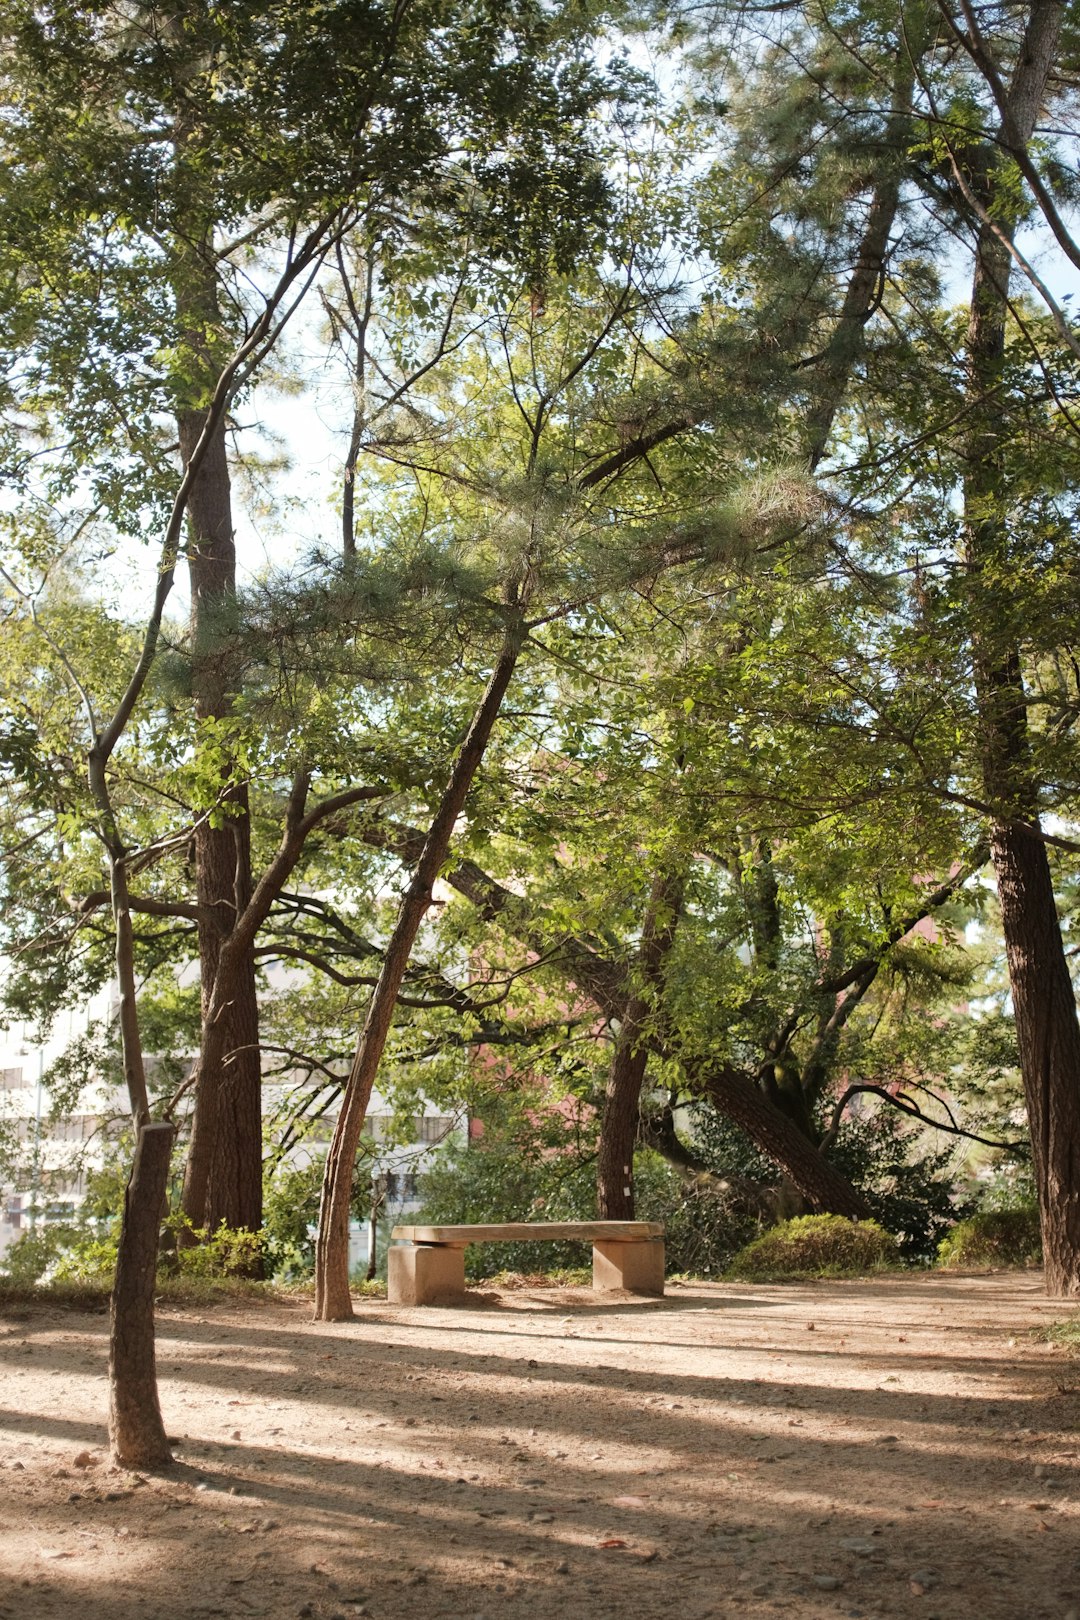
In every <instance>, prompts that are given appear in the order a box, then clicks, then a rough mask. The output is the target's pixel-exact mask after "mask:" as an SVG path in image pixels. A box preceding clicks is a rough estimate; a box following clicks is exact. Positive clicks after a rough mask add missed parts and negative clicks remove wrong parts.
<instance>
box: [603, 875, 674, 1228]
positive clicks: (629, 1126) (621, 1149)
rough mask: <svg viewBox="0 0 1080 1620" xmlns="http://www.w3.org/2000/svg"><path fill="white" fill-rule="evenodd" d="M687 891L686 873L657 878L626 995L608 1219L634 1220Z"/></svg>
mask: <svg viewBox="0 0 1080 1620" xmlns="http://www.w3.org/2000/svg"><path fill="white" fill-rule="evenodd" d="M682 889H683V883H682V878H681V876H679V877H675V876H671V875H666V874H664V875H662V874H658V875H657V876H656V877H655V878H654V880H653V883H652V888H651V891H650V894H649V903H648V907H647V909H646V913H645V922H644V926H643V928H642V932H641V949H640V952H639V955H638V962H637V978H638V981H639V982H638V985H637V987H636V988H632V989H631V990H630V992H629V994H628V995H627V997H626V1003H625V1006H624V1009H623V1014H622V1019H621V1021H620V1025H619V1032H618V1035H617V1036H616V1039H615V1051H614V1054H613V1056H612V1061H611V1070H610V1072H609V1075H608V1081H607V1086H606V1088H605V1092H604V1108H603V1113H602V1115H601V1119H600V1145H599V1154H598V1159H597V1204H598V1209H599V1213H600V1218H601V1220H605V1221H632V1220H633V1219H634V1146H635V1144H636V1142H637V1135H638V1122H639V1119H640V1113H641V1088H642V1085H643V1083H644V1080H645V1070H646V1066H647V1064H648V1058H649V1045H648V1040H647V1033H646V1032H647V1025H648V1020H649V1012H650V1009H651V1007H652V1006H653V1001H654V997H655V995H656V994H657V992H658V991H659V989H660V988H661V979H662V976H663V966H664V961H665V959H666V957H667V954H668V952H669V951H670V949H671V945H672V941H673V940H674V938H675V930H676V928H677V927H678V920H679V910H680V907H681V905H682Z"/></svg>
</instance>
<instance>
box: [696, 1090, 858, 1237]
mask: <svg viewBox="0 0 1080 1620" xmlns="http://www.w3.org/2000/svg"><path fill="white" fill-rule="evenodd" d="M701 1089H702V1090H703V1091H704V1093H705V1095H706V1096H707V1097H709V1099H710V1100H711V1101H712V1102H713V1103H714V1104H715V1105H716V1107H717V1108H718V1109H719V1110H720V1112H721V1113H722V1114H723V1115H724V1116H725V1117H726V1118H727V1119H730V1120H731V1121H732V1122H733V1123H734V1124H735V1125H739V1126H741V1128H742V1129H743V1130H744V1131H745V1132H746V1134H747V1136H748V1137H749V1138H750V1140H751V1141H752V1142H753V1144H754V1146H755V1147H757V1148H760V1150H761V1152H762V1153H764V1154H766V1155H767V1157H768V1158H770V1159H772V1161H773V1163H774V1164H777V1165H779V1166H780V1168H781V1170H783V1171H784V1173H785V1175H786V1176H787V1177H788V1179H789V1180H790V1181H791V1184H792V1186H793V1187H794V1188H795V1189H796V1191H797V1192H799V1193H800V1194H801V1196H802V1197H803V1198H805V1200H806V1202H807V1204H808V1205H809V1207H810V1208H811V1209H812V1210H813V1211H814V1213H815V1214H818V1215H847V1216H848V1217H849V1218H850V1219H851V1220H856V1221H859V1220H866V1219H868V1217H869V1216H870V1214H871V1210H870V1206H869V1205H868V1204H867V1202H866V1200H865V1199H864V1198H863V1196H862V1194H861V1193H859V1192H857V1191H856V1189H855V1188H854V1187H853V1186H852V1185H851V1182H850V1181H849V1180H848V1179H847V1177H846V1176H844V1175H841V1173H840V1171H839V1170H837V1169H835V1168H834V1166H833V1165H831V1164H830V1163H829V1161H828V1160H827V1159H824V1158H823V1157H822V1156H821V1154H820V1153H819V1152H818V1150H817V1148H816V1147H815V1146H814V1144H813V1142H811V1141H810V1140H809V1139H808V1138H807V1137H806V1136H804V1135H803V1133H802V1131H800V1130H799V1129H798V1127H797V1126H796V1125H794V1124H793V1123H792V1121H791V1120H790V1119H788V1118H787V1117H786V1115H784V1114H782V1113H781V1112H780V1110H779V1109H778V1108H775V1107H774V1106H773V1104H772V1103H771V1102H770V1101H769V1099H768V1098H767V1097H766V1096H765V1095H764V1093H763V1092H762V1091H761V1090H759V1088H758V1087H757V1086H756V1085H755V1084H754V1083H753V1081H752V1080H751V1079H749V1077H748V1076H747V1075H744V1074H739V1073H738V1072H737V1071H736V1070H734V1069H721V1070H716V1069H713V1070H708V1069H705V1068H704V1067H703V1070H702V1076H701Z"/></svg>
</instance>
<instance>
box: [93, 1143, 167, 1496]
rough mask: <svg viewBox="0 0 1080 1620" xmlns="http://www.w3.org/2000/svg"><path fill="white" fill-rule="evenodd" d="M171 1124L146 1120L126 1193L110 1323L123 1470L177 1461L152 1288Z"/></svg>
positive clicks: (114, 1448)
mask: <svg viewBox="0 0 1080 1620" xmlns="http://www.w3.org/2000/svg"><path fill="white" fill-rule="evenodd" d="M172 1144H173V1128H172V1126H171V1125H167V1124H160V1123H159V1124H149V1125H143V1126H141V1127H140V1129H139V1134H138V1140H137V1142H136V1146H135V1160H134V1163H133V1164H132V1167H131V1177H130V1179H129V1181H128V1184H127V1190H126V1192H125V1194H124V1213H123V1218H122V1221H121V1226H120V1248H119V1253H118V1255H117V1262H116V1279H115V1282H114V1284H113V1291H112V1301H111V1309H110V1324H109V1447H110V1450H111V1453H112V1458H113V1461H114V1462H115V1463H119V1464H120V1465H121V1466H122V1467H124V1468H164V1467H166V1466H167V1465H168V1464H169V1463H171V1462H172V1460H173V1457H172V1452H171V1451H170V1450H169V1442H168V1439H167V1437H166V1434H165V1425H164V1423H163V1422H162V1418H161V1406H160V1403H159V1401H158V1389H157V1368H156V1363H155V1355H154V1289H155V1286H156V1281H157V1249H158V1232H159V1230H160V1227H161V1212H162V1210H163V1208H164V1207H165V1192H166V1187H167V1185H168V1180H169V1164H170V1160H171V1157H172Z"/></svg>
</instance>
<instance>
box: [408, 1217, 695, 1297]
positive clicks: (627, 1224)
mask: <svg viewBox="0 0 1080 1620" xmlns="http://www.w3.org/2000/svg"><path fill="white" fill-rule="evenodd" d="M390 1239H391V1246H390V1251H389V1255H388V1287H387V1294H388V1297H389V1300H390V1303H391V1304H392V1305H456V1304H460V1303H461V1302H462V1300H464V1298H465V1248H466V1246H467V1245H468V1244H470V1243H528V1242H533V1243H552V1242H566V1241H576V1242H579V1243H591V1244H592V1247H593V1289H594V1290H595V1291H596V1292H597V1293H611V1292H623V1291H625V1292H628V1293H633V1294H653V1295H656V1294H662V1293H663V1292H664V1228H663V1226H662V1225H661V1224H660V1222H659V1221H505V1222H492V1223H488V1224H486V1225H476V1226H395V1227H394V1229H393V1231H392V1232H391V1234H390Z"/></svg>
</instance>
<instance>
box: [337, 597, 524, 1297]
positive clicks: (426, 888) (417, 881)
mask: <svg viewBox="0 0 1080 1620" xmlns="http://www.w3.org/2000/svg"><path fill="white" fill-rule="evenodd" d="M523 640H524V626H523V625H522V624H521V622H520V621H519V620H518V619H517V617H516V615H515V619H514V622H513V623H512V624H511V625H510V626H509V628H508V629H507V631H506V634H505V636H504V639H503V644H502V647H501V649H500V652H499V656H498V659H497V660H496V663H495V667H494V669H493V670H492V674H491V678H490V680H489V681H488V684H487V688H486V690H485V692H484V695H483V697H482V698H481V700H480V703H479V705H478V707H477V709H476V712H475V713H474V715H473V718H472V723H471V724H470V726H469V729H468V731H467V733H466V735H465V738H464V741H463V742H462V744H461V747H460V749H459V751H458V755H457V759H456V760H455V762H454V767H453V769H452V771H451V773H450V779H449V781H448V782H447V785H446V788H445V790H444V792H443V795H442V798H441V800H440V801H439V806H438V809H437V810H436V812H435V815H434V817H433V818H432V821H431V825H430V827H429V829H428V832H427V836H426V838H425V840H424V845H423V848H422V850H421V851H420V857H419V860H418V861H417V864H416V869H415V871H414V872H413V876H412V879H411V881H410V883H409V886H408V888H407V889H406V890H405V893H404V895H403V896H402V900H401V904H400V907H399V909H398V916H397V921H396V923H395V925H394V930H393V933H392V934H391V936H390V940H389V943H388V944H387V947H386V955H385V957H384V958H383V965H382V968H381V970H380V972H379V977H378V982H377V983H376V985H375V988H374V990H373V991H372V994H371V1000H370V1002H369V1003H368V1010H367V1016H366V1018H365V1019H364V1026H363V1029H362V1030H361V1032H360V1038H359V1040H358V1042H357V1046H356V1054H355V1056H354V1058H353V1062H352V1067H351V1069H350V1071H349V1078H348V1080H347V1082H346V1085H345V1090H344V1093H343V1095H342V1100H341V1111H340V1113H339V1115H338V1120H337V1125H336V1127H335V1130H334V1138H333V1141H332V1142H331V1144H330V1151H329V1153H328V1154H327V1158H326V1171H325V1175H324V1178H323V1188H322V1202H321V1205H320V1209H319V1234H318V1237H317V1239H316V1243H315V1318H316V1320H317V1321H323V1322H345V1321H348V1320H349V1319H350V1318H351V1316H352V1314H353V1311H352V1299H351V1297H350V1294H349V1206H350V1201H351V1198H352V1184H353V1172H354V1169H355V1165H356V1150H357V1147H358V1146H359V1142H360V1133H361V1131H362V1130H363V1126H364V1118H365V1115H366V1113H367V1106H368V1101H369V1099H370V1097H371V1090H372V1086H373V1084H374V1081H375V1075H376V1073H377V1072H378V1068H379V1063H380V1061H381V1059H382V1054H383V1050H384V1048H385V1046H386V1040H387V1036H388V1035H389V1033H390V1025H391V1023H392V1021H393V1017H394V1009H395V1006H396V1004H397V996H398V991H399V990H400V988H401V983H402V980H403V979H404V977H405V972H406V969H407V968H408V965H409V958H410V956H411V955H412V948H413V945H414V943H415V941H416V936H417V933H418V932H419V929H420V924H421V923H422V922H423V920H424V917H425V916H426V914H427V911H428V908H429V907H430V905H431V899H432V886H433V884H434V882H435V879H436V878H437V877H438V875H439V872H440V870H441V868H442V866H443V864H444V863H445V860H446V856H447V852H448V850H449V848H450V840H451V838H452V836H453V832H454V824H455V823H456V821H457V819H458V817H459V816H460V814H461V812H462V810H463V809H464V807H465V801H466V799H467V797H468V792H469V788H470V787H471V785H472V781H473V778H474V776H475V775H476V772H477V770H478V769H479V767H480V764H481V762H482V761H483V757H484V751H485V749H486V748H487V744H488V739H489V738H490V736H491V732H492V728H493V727H494V725H495V721H496V720H497V718H498V715H499V710H500V709H501V707H502V701H503V698H504V697H505V695H506V690H507V687H508V686H509V684H510V681H511V678H512V677H513V673H514V670H515V668H516V666H517V661H518V657H519V655H520V652H521V647H522V644H523Z"/></svg>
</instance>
